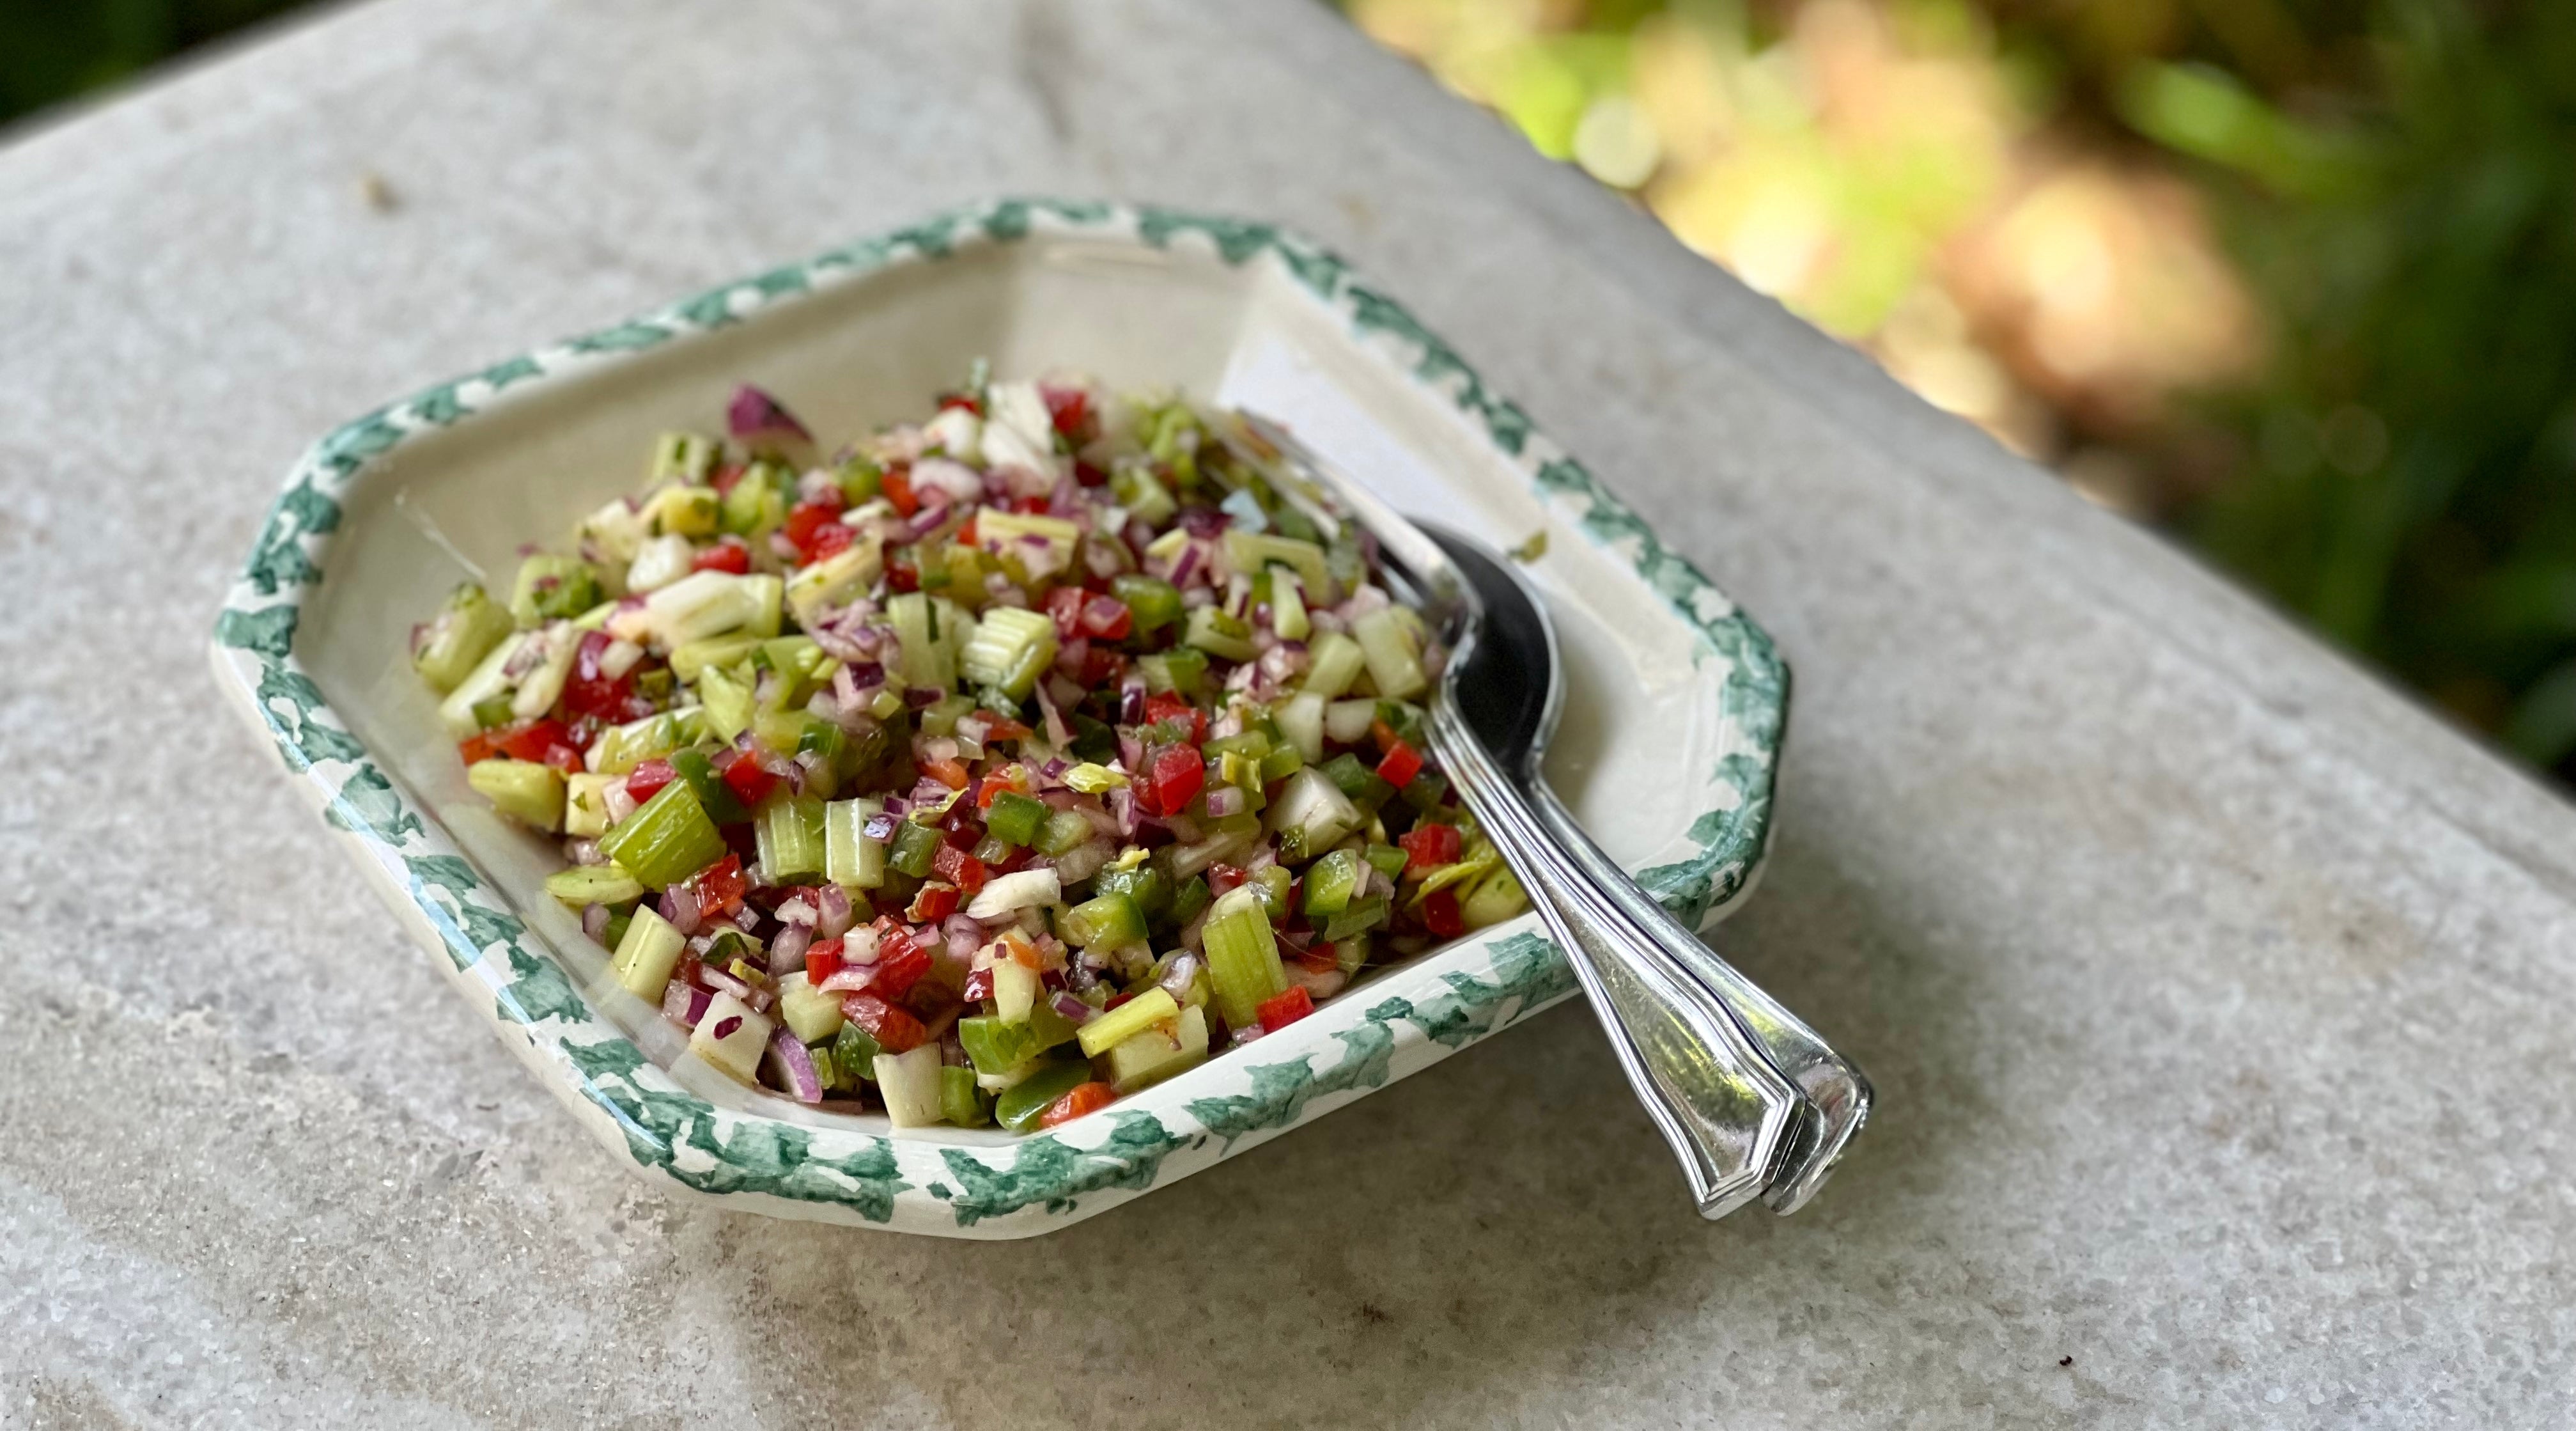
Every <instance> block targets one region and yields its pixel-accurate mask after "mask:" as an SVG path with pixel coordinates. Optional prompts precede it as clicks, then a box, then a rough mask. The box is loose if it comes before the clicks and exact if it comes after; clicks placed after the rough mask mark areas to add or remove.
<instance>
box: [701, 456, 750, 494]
mask: <svg viewBox="0 0 2576 1431" xmlns="http://www.w3.org/2000/svg"><path fill="white" fill-rule="evenodd" d="M750 470H751V468H750V467H749V466H747V465H745V464H743V463H740V462H727V463H724V464H722V465H720V466H718V467H717V468H716V470H715V472H714V474H713V475H712V476H710V477H709V478H708V479H707V480H708V481H710V482H713V483H714V484H715V489H716V495H717V496H719V497H722V496H725V495H727V494H729V493H731V492H732V491H733V484H735V483H736V482H739V481H741V480H742V474H744V473H745V472H748V471H750Z"/></svg>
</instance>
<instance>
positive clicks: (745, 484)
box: [719, 462, 789, 537]
mask: <svg viewBox="0 0 2576 1431" xmlns="http://www.w3.org/2000/svg"><path fill="white" fill-rule="evenodd" d="M788 485H789V480H788V477H787V474H786V473H785V472H783V471H781V470H780V469H779V468H778V467H776V466H775V465H773V464H771V463H768V462H754V463H753V464H751V466H749V467H748V468H745V469H744V470H743V474H742V476H740V477H739V478H736V479H735V481H734V484H733V486H732V487H730V488H728V489H726V491H725V496H724V510H723V512H722V513H721V515H720V517H719V520H720V522H721V524H722V525H723V527H724V529H725V530H726V531H728V532H732V533H734V534H735V535H737V536H743V537H758V536H761V535H762V534H764V533H766V532H767V531H769V529H770V528H772V527H775V526H777V525H778V524H779V523H780V522H783V521H785V520H786V519H787V496H786V492H785V490H784V489H785V488H786V487H787V486H788Z"/></svg>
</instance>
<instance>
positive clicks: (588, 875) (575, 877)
mask: <svg viewBox="0 0 2576 1431" xmlns="http://www.w3.org/2000/svg"><path fill="white" fill-rule="evenodd" d="M546 893H548V894H551V895H553V896H554V897H555V898H557V899H559V900H562V901H563V902H564V903H565V904H566V905H568V906H570V907H571V908H574V909H587V908H589V907H590V906H592V905H594V904H628V903H631V902H633V901H635V900H639V899H642V898H643V897H644V886H643V885H642V884H641V883H639V882H638V881H637V880H636V878H635V876H633V875H631V874H628V873H627V872H626V871H624V870H622V869H619V868H618V867H617V866H615V865H574V866H572V867H571V868H569V869H560V870H557V871H555V872H554V873H553V874H550V875H548V876H546Z"/></svg>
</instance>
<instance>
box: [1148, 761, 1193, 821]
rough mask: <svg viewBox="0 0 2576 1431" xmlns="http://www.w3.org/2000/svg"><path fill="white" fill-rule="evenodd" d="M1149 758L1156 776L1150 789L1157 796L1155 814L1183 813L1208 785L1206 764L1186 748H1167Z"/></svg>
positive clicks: (1153, 774)
mask: <svg viewBox="0 0 2576 1431" xmlns="http://www.w3.org/2000/svg"><path fill="white" fill-rule="evenodd" d="M1149 759H1150V764H1151V768H1152V772H1153V773H1152V775H1151V777H1150V778H1149V780H1148V782H1147V788H1148V789H1150V790H1151V791H1152V792H1153V795H1154V813H1155V814H1158V815H1176V814H1178V813H1180V812H1181V811H1182V810H1183V809H1185V808H1187V807H1188V805H1189V803H1190V802H1191V801H1192V800H1195V799H1197V798H1199V791H1200V790H1202V789H1204V788H1205V787H1206V785H1207V763H1206V762H1205V761H1203V760H1201V759H1200V758H1199V753H1198V752H1197V751H1196V750H1193V749H1191V748H1190V747H1188V746H1186V745H1167V746H1164V747H1163V748H1162V749H1161V750H1160V751H1157V752H1156V753H1155V754H1154V755H1153V756H1151V757H1150V758H1149Z"/></svg>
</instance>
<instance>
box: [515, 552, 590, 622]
mask: <svg viewBox="0 0 2576 1431" xmlns="http://www.w3.org/2000/svg"><path fill="white" fill-rule="evenodd" d="M598 604H599V573H598V571H597V570H596V569H594V568H593V567H592V566H591V564H590V563H588V562H586V561H583V560H581V559H580V558H578V557H559V556H548V555H546V554H545V553H543V552H539V553H538V554H536V555H535V556H532V557H529V558H528V559H527V560H525V561H523V562H521V563H519V580H518V584H517V585H516V586H514V587H512V588H511V592H510V615H511V617H512V618H513V619H515V620H516V621H517V622H518V623H519V625H520V627H521V628H522V629H527V630H533V629H535V628H536V627H539V626H543V625H544V624H546V623H547V622H549V621H569V620H571V619H572V618H574V617H576V616H579V615H580V614H582V613H583V612H585V611H588V610H589V609H590V608H592V607H594V606H597V605H598Z"/></svg>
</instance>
